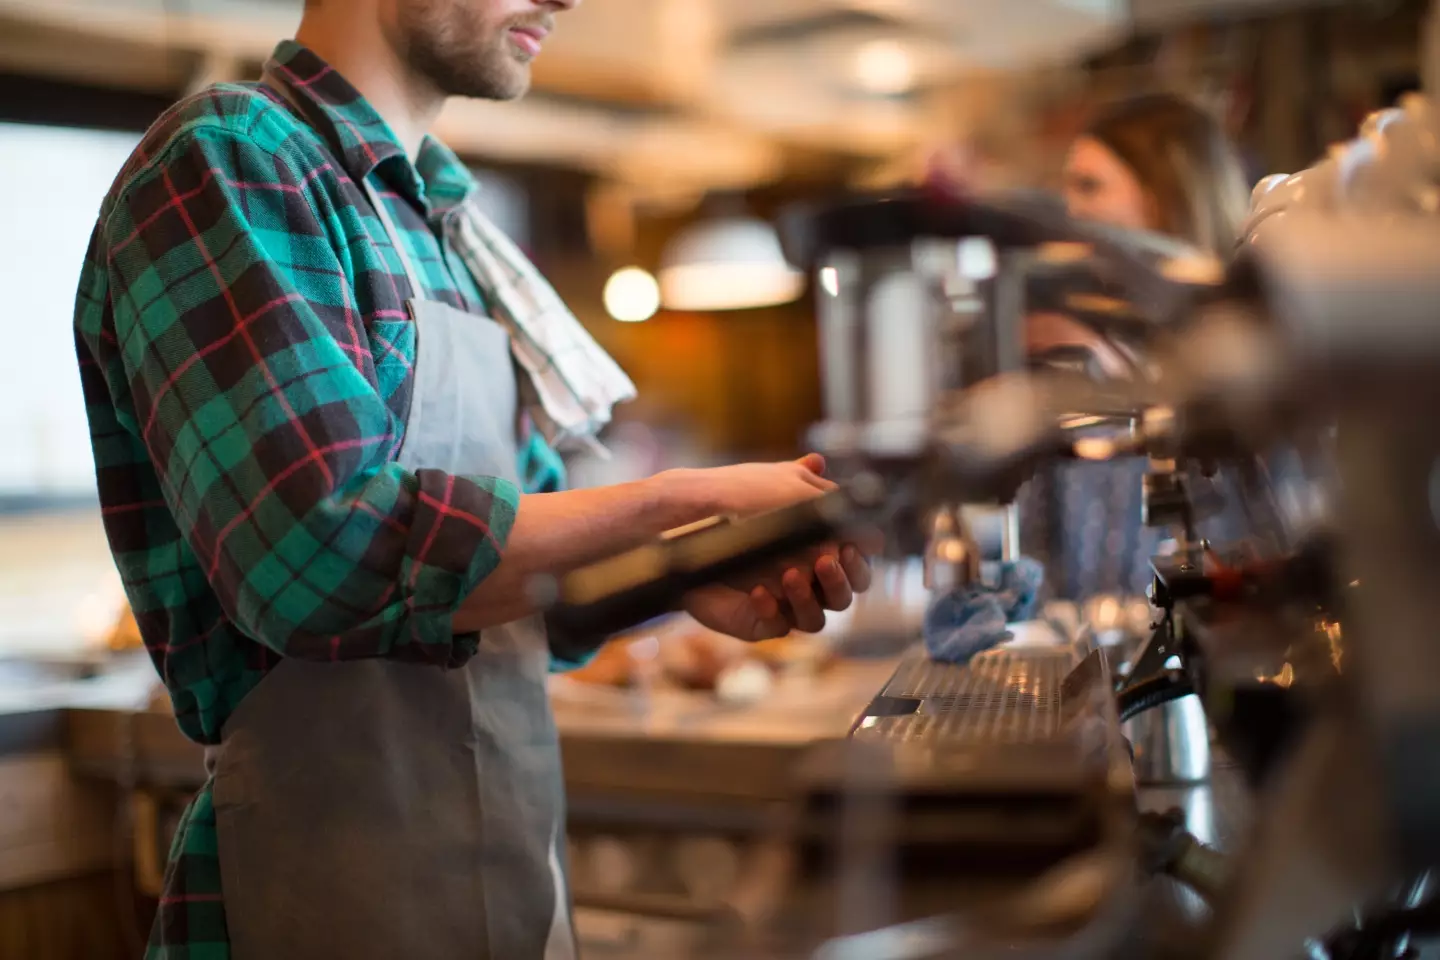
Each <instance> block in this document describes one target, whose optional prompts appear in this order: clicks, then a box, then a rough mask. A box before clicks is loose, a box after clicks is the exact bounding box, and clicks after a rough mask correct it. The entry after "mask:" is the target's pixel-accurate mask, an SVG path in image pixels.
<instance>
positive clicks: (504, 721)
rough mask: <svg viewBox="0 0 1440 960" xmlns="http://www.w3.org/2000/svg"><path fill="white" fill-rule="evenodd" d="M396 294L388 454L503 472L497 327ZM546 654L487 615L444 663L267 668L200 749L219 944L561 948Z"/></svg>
mask: <svg viewBox="0 0 1440 960" xmlns="http://www.w3.org/2000/svg"><path fill="white" fill-rule="evenodd" d="M366 190H367V192H370V191H369V187H368V185H366ZM370 198H371V202H372V203H373V204H374V206H375V208H376V210H377V212H378V213H379V214H380V217H381V221H382V222H383V223H384V224H385V229H386V232H387V233H388V234H389V235H390V240H391V242H392V243H393V244H394V246H395V249H396V251H397V252H398V253H399V255H400V256H401V258H402V259H406V258H405V248H404V247H403V246H402V245H401V244H400V242H399V237H398V236H397V235H396V231H395V227H394V224H393V223H392V222H391V221H390V217H389V215H388V212H387V211H386V208H385V206H384V204H383V203H381V202H379V199H378V198H377V197H376V196H375V195H374V193H373V192H371V193H370ZM405 270H406V275H407V276H408V277H409V279H410V284H411V289H412V291H413V293H414V294H415V295H416V296H419V295H421V293H422V291H423V290H424V287H422V286H421V285H420V283H419V281H418V278H417V276H416V273H415V270H414V266H413V265H412V264H411V263H410V262H408V259H407V260H406V263H405ZM409 309H410V313H411V315H412V317H413V319H414V322H415V324H416V329H417V334H418V341H419V342H418V346H417V351H416V353H417V356H416V363H415V371H414V395H413V399H412V401H411V409H410V413H409V419H408V421H407V425H406V430H405V439H404V443H403V445H402V447H401V450H400V454H399V460H400V462H401V463H402V464H403V465H404V466H405V467H406V469H408V470H411V471H414V470H418V469H424V468H428V469H433V470H444V471H447V472H450V473H457V474H470V475H482V476H495V477H503V478H505V479H507V480H510V481H517V480H518V477H517V476H516V474H517V464H516V427H517V409H516V406H517V392H516V380H515V367H514V365H513V363H512V361H511V355H510V341H509V336H508V334H507V333H506V331H505V330H504V329H503V328H502V327H501V326H500V325H499V324H497V323H495V322H494V321H493V320H491V319H489V318H488V317H483V316H476V315H470V314H466V313H463V312H461V311H459V310H456V309H454V308H452V307H449V306H447V305H445V304H442V303H436V302H428V301H419V300H415V301H411V302H410V304H409ZM548 672H549V648H548V645H547V642H546V637H545V632H544V627H543V625H542V623H541V622H540V621H539V620H538V619H535V620H529V621H524V622H521V623H514V624H510V625H507V626H504V627H499V628H496V629H493V630H486V631H485V632H484V633H483V634H482V635H481V640H480V648H479V653H478V654H477V655H476V656H475V658H474V659H473V660H471V661H470V662H469V663H468V664H467V665H466V666H465V667H463V668H461V669H456V670H444V669H441V668H439V667H433V666H423V665H412V664H403V663H395V662H391V661H386V660H363V661H352V662H339V663H313V662H305V661H300V660H294V659H286V660H283V661H281V662H280V664H279V665H277V666H276V667H275V668H274V669H273V670H271V672H270V673H269V674H268V675H267V676H266V677H265V679H264V680H263V681H261V683H260V684H259V685H258V686H257V687H256V688H255V689H254V690H253V691H251V692H250V694H249V695H248V696H246V697H245V699H244V700H243V701H242V702H241V703H240V706H239V707H238V708H237V710H236V711H235V713H234V715H233V716H232V717H231V718H230V719H229V721H228V722H227V723H226V725H225V729H224V734H223V737H222V743H221V745H220V747H218V748H212V749H211V750H210V751H208V753H207V758H206V759H207V763H208V764H209V765H210V767H211V770H212V774H213V777H214V799H215V815H216V822H217V833H218V836H217V840H218V844H219V853H220V873H221V883H222V887H223V891H224V898H225V912H226V916H227V920H228V926H229V932H230V939H231V946H232V955H233V956H234V957H235V960H289V958H297V960H311V958H315V960H319V958H331V957H337V958H339V957H343V958H345V960H368V958H375V960H380V958H384V960H395V958H407V960H482V958H483V960H573V958H574V956H575V953H576V949H575V940H574V936H573V933H572V930H571V925H570V918H569V899H568V895H567V892H566V886H565V881H564V868H563V865H562V854H561V851H562V850H563V849H564V843H563V830H564V809H563V808H564V798H563V783H562V779H561V771H560V749H559V742H558V738H557V736H556V731H555V723H554V719H553V717H552V715H551V712H550V704H549V700H548V698H547V696H546V690H545V679H546V675H547V673H548Z"/></svg>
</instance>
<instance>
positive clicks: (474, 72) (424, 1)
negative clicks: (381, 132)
mask: <svg viewBox="0 0 1440 960" xmlns="http://www.w3.org/2000/svg"><path fill="white" fill-rule="evenodd" d="M511 26H515V24H509V23H503V24H493V23H486V22H485V21H484V20H483V19H482V17H481V16H480V15H479V14H478V13H477V12H476V11H475V10H473V9H472V8H471V7H470V6H469V5H468V4H467V3H465V2H464V0H410V2H408V3H403V4H401V6H400V17H399V24H398V27H399V30H398V33H399V36H398V37H396V38H395V40H396V41H398V42H397V43H396V44H395V46H396V50H397V52H398V53H399V54H400V57H401V59H402V60H403V61H404V62H405V65H406V66H407V67H409V68H410V70H411V71H412V72H414V73H415V74H416V75H418V76H421V77H424V78H425V80H427V81H428V82H429V83H430V84H431V85H432V86H434V87H435V89H436V90H438V91H440V92H441V93H443V94H445V95H446V96H451V97H479V98H481V99H485V100H514V99H515V98H517V97H520V96H522V95H523V94H524V93H525V91H526V90H528V89H529V87H530V67H529V63H528V62H527V60H526V59H525V58H523V56H522V55H521V54H520V53H519V52H518V51H517V50H516V49H515V48H514V47H513V45H512V44H511V42H510V37H509V33H510V27H511Z"/></svg>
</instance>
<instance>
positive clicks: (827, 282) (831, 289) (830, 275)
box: [820, 267, 840, 297]
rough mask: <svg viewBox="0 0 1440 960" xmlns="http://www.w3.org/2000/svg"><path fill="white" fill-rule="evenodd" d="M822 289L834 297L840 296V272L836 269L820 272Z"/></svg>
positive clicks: (826, 269) (824, 269)
mask: <svg viewBox="0 0 1440 960" xmlns="http://www.w3.org/2000/svg"><path fill="white" fill-rule="evenodd" d="M820 288H821V289H822V290H824V291H825V292H826V293H828V294H830V296H832V297H838V296H840V271H839V270H836V269H835V268H834V267H824V268H822V269H821V270H820Z"/></svg>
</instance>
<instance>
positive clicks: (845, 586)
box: [815, 556, 855, 610]
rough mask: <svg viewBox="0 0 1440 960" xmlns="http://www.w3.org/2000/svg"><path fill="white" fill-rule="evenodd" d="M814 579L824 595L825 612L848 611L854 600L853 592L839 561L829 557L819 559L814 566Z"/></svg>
mask: <svg viewBox="0 0 1440 960" xmlns="http://www.w3.org/2000/svg"><path fill="white" fill-rule="evenodd" d="M815 579H816V580H817V581H819V583H820V589H821V592H822V593H823V594H824V600H825V609H826V610H848V609H849V608H850V604H851V603H852V602H853V601H854V600H855V592H854V590H852V589H851V587H850V580H849V578H848V577H847V576H846V574H845V570H844V568H842V567H841V566H840V561H838V560H836V559H835V558H834V557H831V556H824V557H821V558H820V560H819V561H818V562H817V563H816V564H815Z"/></svg>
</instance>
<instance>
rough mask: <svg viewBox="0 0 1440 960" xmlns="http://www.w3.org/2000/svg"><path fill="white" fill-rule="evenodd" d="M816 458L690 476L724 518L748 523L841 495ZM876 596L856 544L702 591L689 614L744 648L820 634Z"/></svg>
mask: <svg viewBox="0 0 1440 960" xmlns="http://www.w3.org/2000/svg"><path fill="white" fill-rule="evenodd" d="M824 470H825V460H824V458H823V457H820V456H818V455H815V454H811V455H810V456H807V457H804V458H802V459H800V460H797V461H794V462H792V463H775V464H742V465H740V466H735V467H722V468H719V469H716V470H704V471H696V472H694V473H693V474H689V475H688V477H689V479H690V482H695V483H705V484H707V486H708V487H709V491H708V492H709V495H710V496H711V497H712V498H713V499H712V502H713V503H714V504H715V512H716V513H724V514H732V515H736V516H740V517H742V518H743V517H747V516H753V515H755V514H760V513H766V512H768V511H770V510H778V509H780V508H782V507H788V506H791V505H792V504H796V503H802V502H804V501H806V500H810V499H813V498H815V497H819V496H822V495H824V494H826V493H829V492H830V491H832V490H834V489H836V486H835V484H834V483H833V482H831V481H829V480H827V479H825V477H824V476H823V473H824ZM869 588H870V566H869V564H868V563H867V562H866V560H865V558H864V556H863V555H862V554H861V553H860V551H859V549H858V548H857V547H856V546H854V545H853V544H849V545H843V546H830V547H822V548H820V549H818V550H815V551H810V552H809V554H808V555H807V556H805V557H801V558H796V559H795V560H794V561H792V562H791V563H788V564H783V565H781V566H780V567H779V568H778V570H772V571H771V573H770V574H769V575H768V576H762V577H756V578H755V580H754V582H752V583H749V584H744V583H742V584H735V585H716V586H712V587H706V588H704V589H701V590H696V591H694V592H693V593H692V594H691V595H690V597H689V599H688V600H687V602H686V605H685V609H686V611H687V612H688V613H689V614H690V615H691V616H692V617H694V618H695V619H696V620H697V621H699V622H700V623H701V624H703V625H704V626H707V627H709V628H710V629H712V630H717V631H719V632H721V633H725V634H728V635H730V636H732V637H737V638H739V639H741V640H748V641H758V640H769V639H773V638H775V637H783V636H785V635H786V634H787V633H790V632H791V631H792V630H799V631H801V632H803V633H816V632H818V631H820V630H821V629H823V628H824V626H825V611H827V610H844V609H846V608H848V607H849V606H850V604H851V602H852V601H853V600H854V597H855V594H857V593H863V592H865V591H866V590H868V589H869Z"/></svg>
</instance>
